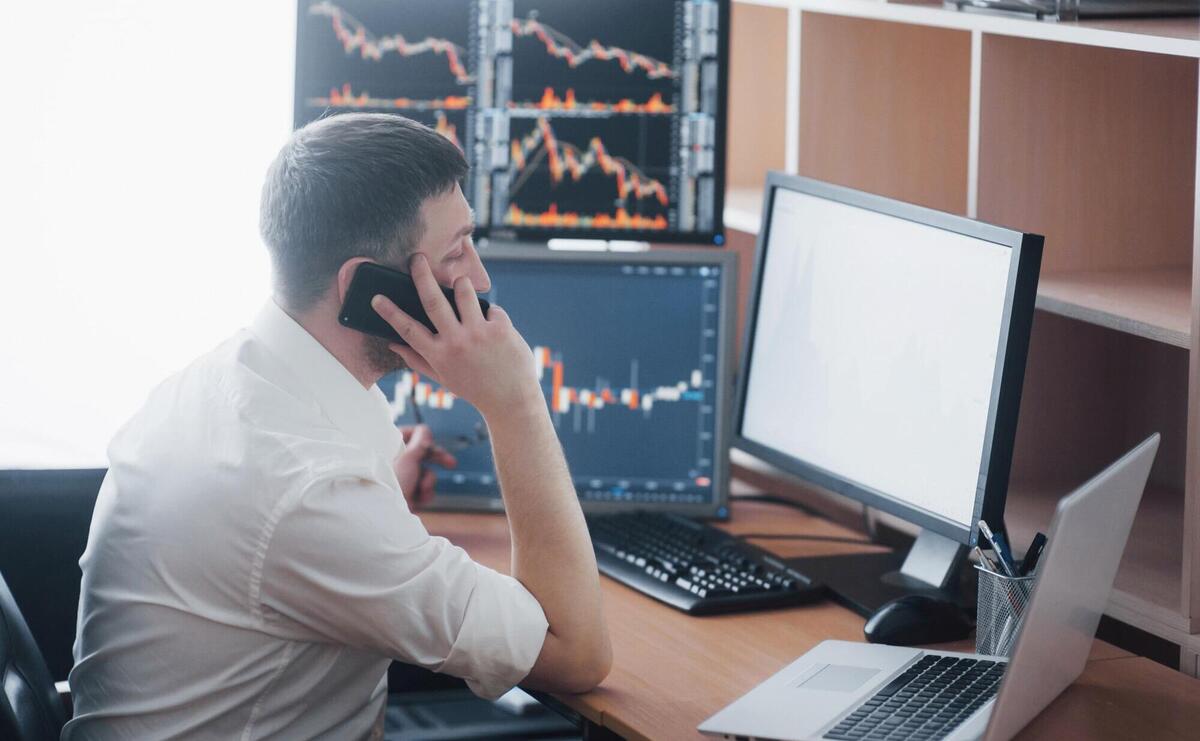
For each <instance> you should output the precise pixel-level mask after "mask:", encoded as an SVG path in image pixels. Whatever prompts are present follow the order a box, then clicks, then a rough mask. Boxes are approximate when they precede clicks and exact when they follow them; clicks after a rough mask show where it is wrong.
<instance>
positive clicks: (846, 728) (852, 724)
mask: <svg viewBox="0 0 1200 741" xmlns="http://www.w3.org/2000/svg"><path fill="white" fill-rule="evenodd" d="M1003 676H1004V663H1003V662H999V661H988V660H986V659H970V658H958V657H955V656H933V655H928V654H927V655H925V656H924V657H922V658H921V660H920V661H918V662H917V663H915V664H913V665H912V666H910V667H909V668H908V669H907V670H905V671H904V673H903V674H901V675H900V676H898V677H896V678H895V679H893V680H892V681H891V682H889V683H888V685H887V686H886V687H884V688H883V689H881V690H879V691H878V692H876V693H875V694H874V695H873V696H872V697H871V699H869V700H867V701H866V702H865V703H863V704H862V705H861V706H860V707H859V708H858V709H857V710H855V711H854V712H853V713H851V714H850V715H849V716H847V717H846V718H845V719H844V720H843V721H842V722H841V723H838V724H837V725H836V726H834V728H833V729H831V730H830V731H829V732H828V733H826V734H825V738H828V739H837V740H838V741H842V740H843V739H852V740H853V741H880V740H881V739H931V740H932V739H940V738H944V737H946V736H948V735H949V734H950V733H951V732H952V731H953V730H954V729H955V728H957V727H958V725H959V724H960V723H962V722H963V721H965V720H966V719H967V718H969V717H971V715H972V714H973V713H974V712H975V711H976V710H978V709H979V708H980V707H982V705H983V704H984V703H985V702H987V701H988V700H990V699H991V698H992V697H994V696H995V694H996V690H997V689H998V688H999V687H1000V679H1001V677H1003Z"/></svg>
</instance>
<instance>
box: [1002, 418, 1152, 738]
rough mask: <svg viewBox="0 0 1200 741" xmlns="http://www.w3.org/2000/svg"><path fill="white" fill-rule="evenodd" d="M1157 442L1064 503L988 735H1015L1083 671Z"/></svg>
mask: <svg viewBox="0 0 1200 741" xmlns="http://www.w3.org/2000/svg"><path fill="white" fill-rule="evenodd" d="M1158 441H1159V436H1158V434H1157V433H1155V434H1154V435H1151V436H1150V437H1149V438H1147V439H1146V440H1145V442H1143V443H1142V444H1140V445H1138V446H1137V447H1136V448H1134V449H1133V450H1131V451H1129V452H1128V453H1126V454H1125V455H1124V456H1122V457H1121V459H1120V460H1118V461H1117V462H1115V463H1113V464H1112V465H1111V466H1109V467H1108V468H1106V469H1104V470H1103V471H1101V472H1100V473H1099V474H1097V475H1096V476H1095V477H1094V478H1092V479H1091V480H1090V481H1088V482H1087V483H1085V484H1084V485H1083V486H1080V487H1079V488H1078V489H1076V490H1075V491H1074V492H1072V493H1071V494H1070V495H1068V496H1066V497H1064V498H1063V499H1062V501H1060V502H1059V503H1058V509H1057V511H1056V512H1055V514H1054V522H1053V523H1052V524H1051V526H1050V534H1049V536H1048V537H1049V545H1047V547H1046V553H1045V554H1044V555H1043V556H1042V568H1041V569H1039V573H1038V578H1037V583H1036V585H1035V586H1034V588H1033V595H1032V598H1031V599H1030V606H1029V613H1028V614H1027V615H1026V616H1025V620H1024V623H1023V624H1022V626H1021V633H1020V635H1019V636H1018V637H1017V645H1016V648H1015V650H1014V651H1013V655H1012V661H1011V662H1010V663H1009V667H1008V671H1007V672H1006V673H1005V676H1004V683H1003V684H1002V685H1001V687H1000V692H999V694H998V695H997V697H996V703H995V706H994V707H993V709H992V716H991V722H990V723H989V724H988V729H987V736H986V739H987V741H995V740H997V739H1009V738H1012V737H1013V736H1014V735H1016V733H1017V732H1018V731H1020V730H1021V729H1022V728H1024V727H1025V725H1026V724H1027V723H1029V721H1031V720H1033V718H1034V716H1036V715H1037V714H1038V713H1040V712H1041V711H1042V710H1043V709H1044V708H1045V707H1046V706H1047V705H1049V704H1050V703H1051V702H1052V701H1053V700H1054V698H1056V697H1058V695H1059V694H1060V693H1061V692H1062V691H1063V690H1064V689H1066V688H1067V686H1068V685H1070V684H1071V683H1072V682H1074V681H1075V678H1076V677H1078V676H1079V674H1080V672H1082V671H1083V667H1084V665H1085V664H1086V663H1087V658H1088V654H1089V653H1090V651H1091V647H1092V640H1093V638H1094V637H1095V635H1096V626H1097V624H1098V623H1099V622H1100V615H1101V613H1103V612H1104V607H1105V605H1107V604H1108V595H1109V592H1110V591H1111V589H1112V584H1113V579H1115V578H1116V575H1117V567H1118V566H1119V565H1120V563H1121V554H1122V553H1123V552H1124V551H1125V541H1126V540H1128V538H1129V531H1130V529H1131V528H1132V527H1133V518H1134V515H1135V514H1136V513H1137V508H1138V503H1139V502H1140V501H1141V499H1142V491H1143V490H1144V489H1145V487H1146V480H1147V479H1148V478H1149V476H1150V466H1151V464H1153V463H1154V455H1155V453H1156V452H1157V451H1158Z"/></svg>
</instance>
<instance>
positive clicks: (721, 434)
mask: <svg viewBox="0 0 1200 741" xmlns="http://www.w3.org/2000/svg"><path fill="white" fill-rule="evenodd" d="M479 255H480V257H481V258H482V259H483V262H484V265H485V266H486V265H488V264H489V263H494V262H505V263H514V262H516V263H520V262H540V263H547V262H548V263H555V264H566V265H585V264H604V265H612V264H634V265H666V266H684V267H686V266H702V265H710V266H714V267H720V268H721V283H720V293H719V296H720V299H719V307H718V319H717V321H718V326H719V327H720V329H719V336H718V338H717V354H718V365H717V373H718V376H719V377H718V378H717V379H716V383H714V388H715V389H716V393H715V399H714V416H715V424H714V426H713V476H712V479H713V499H712V501H710V502H707V503H702V504H691V503H676V504H672V503H648V502H589V501H585V500H583V499H580V504H581V506H582V507H583V510H584V512H586V513H588V514H602V513H610V512H629V511H633V510H641V511H660V512H672V513H675V514H678V515H682V516H685V517H695V518H703V519H717V520H724V519H728V517H729V479H730V467H729V451H730V446H729V444H728V441H729V439H730V438H729V435H730V421H731V417H732V410H733V400H734V387H735V380H736V379H735V378H734V362H735V359H736V357H735V350H736V332H737V323H736V317H737V286H738V281H737V265H738V263H737V255H736V254H734V253H732V252H729V251H725V250H709V249H691V250H689V249H680V248H664V249H655V250H649V251H645V252H610V251H596V252H570V251H560V250H548V249H546V248H545V247H511V246H488V247H484V248H481V249H480V250H479ZM517 329H518V330H519V329H520V327H518V328H517ZM428 508H429V509H436V510H458V511H462V510H468V511H488V512H498V511H502V510H503V508H504V503H503V501H502V500H501V498H500V497H499V496H496V495H492V494H480V495H478V496H476V495H470V494H454V495H452V496H440V497H439V496H436V495H435V497H434V498H433V500H432V502H430V504H429V505H428Z"/></svg>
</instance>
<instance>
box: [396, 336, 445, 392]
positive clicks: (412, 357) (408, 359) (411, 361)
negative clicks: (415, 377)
mask: <svg viewBox="0 0 1200 741" xmlns="http://www.w3.org/2000/svg"><path fill="white" fill-rule="evenodd" d="M388 349H389V350H391V351H392V352H394V353H396V354H397V355H399V356H400V359H401V360H403V361H404V364H405V365H407V366H408V367H409V368H411V369H412V370H414V371H416V372H417V373H418V374H420V375H421V376H423V377H425V378H428V379H430V380H432V381H436V382H437V383H441V381H439V380H438V375H437V373H436V372H435V371H434V370H433V368H432V367H431V366H430V365H429V361H427V360H426V359H425V358H424V357H422V356H421V353H419V352H417V351H416V350H414V349H412V348H411V347H406V346H404V345H398V344H396V343H395V342H393V343H391V344H390V345H388Z"/></svg>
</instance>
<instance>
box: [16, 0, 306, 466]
mask: <svg viewBox="0 0 1200 741" xmlns="http://www.w3.org/2000/svg"><path fill="white" fill-rule="evenodd" d="M2 15H3V20H2V21H0V28H2V29H3V31H2V32H0V90H2V91H3V96H4V98H3V99H4V103H3V104H2V108H0V279H2V280H0V468H27V467H28V468H73V467H93V466H97V467H99V466H104V465H106V458H105V447H106V446H107V443H108V440H109V439H110V438H111V437H112V435H113V433H114V432H115V431H116V429H117V428H118V427H119V426H120V425H121V424H122V423H123V422H124V421H125V420H126V419H128V418H129V416H130V415H131V414H132V413H133V412H134V411H136V410H137V408H138V407H139V405H140V404H141V402H142V401H143V400H144V399H145V397H146V394H147V393H148V392H149V390H150V389H151V388H153V386H154V385H155V384H157V383H158V382H159V381H161V380H162V379H163V378H165V377H166V376H167V375H169V374H170V373H172V372H173V371H175V370H177V369H179V368H181V367H183V366H184V365H186V364H187V363H188V362H189V361H190V360H191V359H193V358H194V357H196V356H198V355H200V354H201V353H203V352H205V351H206V350H208V349H209V348H211V347H212V346H214V345H215V344H217V343H218V342H220V341H221V340H222V339H223V338H225V337H227V336H228V335H230V334H231V333H233V332H234V331H235V330H236V329H237V328H238V327H241V326H244V325H245V324H246V323H248V322H249V320H250V319H251V318H252V317H253V315H254V313H255V311H256V310H257V308H258V307H259V306H260V305H261V304H262V303H263V301H264V300H265V299H266V297H267V296H268V292H269V269H268V261H267V256H266V252H265V249H264V248H263V246H262V244H261V241H260V239H259V236H258V227H257V222H258V199H259V190H260V188H261V185H262V180H263V175H264V173H265V171H266V167H267V165H268V163H269V162H270V161H271V159H272V158H273V157H274V155H275V153H276V152H277V151H278V149H279V147H280V146H282V144H283V143H284V141H285V140H286V138H287V135H288V133H289V131H290V124H291V106H292V92H291V91H292V68H293V49H294V46H295V3H294V1H293V0H269V1H268V0H254V1H253V2H238V1H234V0H218V1H214V2H207V3H183V2H163V1H162V0H140V1H139V0H105V1H103V2H100V1H98V0H55V2H20V3H9V4H6V5H5V8H4V10H3V11H2Z"/></svg>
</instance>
